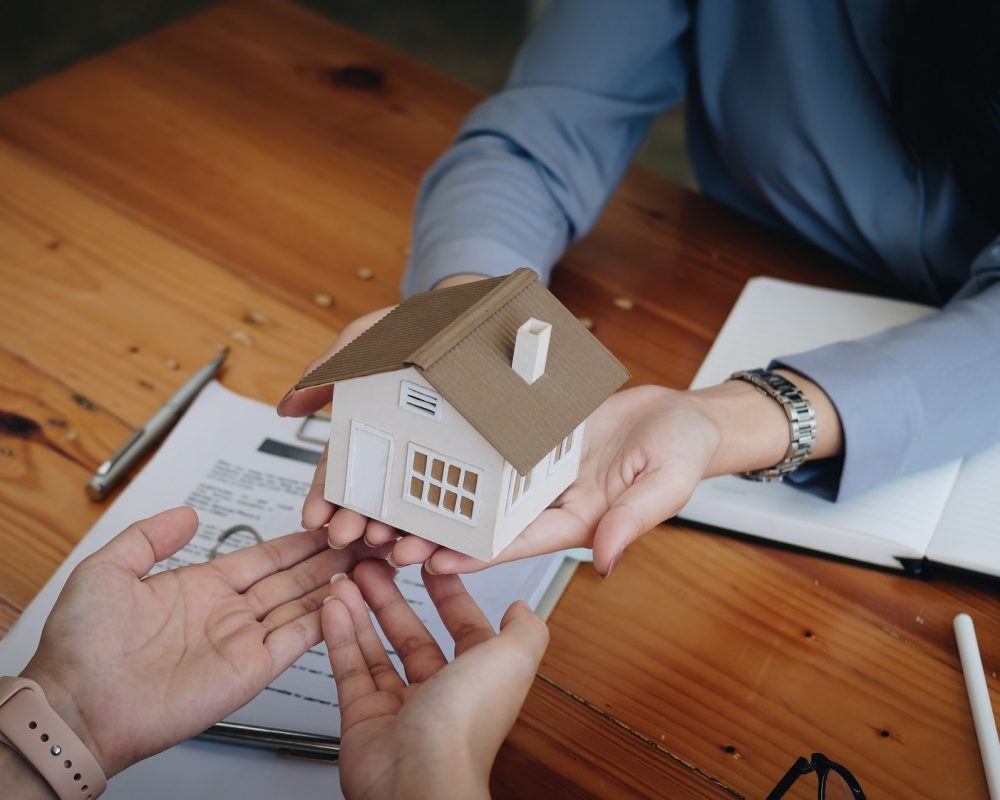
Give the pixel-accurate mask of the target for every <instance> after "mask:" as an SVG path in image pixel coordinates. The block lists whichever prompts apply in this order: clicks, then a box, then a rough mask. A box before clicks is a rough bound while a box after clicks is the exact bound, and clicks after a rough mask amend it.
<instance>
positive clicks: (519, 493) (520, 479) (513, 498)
mask: <svg viewBox="0 0 1000 800" xmlns="http://www.w3.org/2000/svg"><path fill="white" fill-rule="evenodd" d="M530 492H531V472H528V474H527V475H521V474H520V473H519V472H518V471H517V470H514V469H512V470H511V471H510V489H509V491H508V494H507V513H508V514H510V512H511V511H513V510H514V509H515V508H516V507H517V504H518V503H520V502H521V501H522V500H523V499H524V498H525V497H527V495H528V494H529V493H530Z"/></svg>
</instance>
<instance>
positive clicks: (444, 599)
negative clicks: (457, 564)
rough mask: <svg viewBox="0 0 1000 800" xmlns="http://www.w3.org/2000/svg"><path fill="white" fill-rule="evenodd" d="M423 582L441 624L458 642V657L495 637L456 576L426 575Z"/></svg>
mask: <svg viewBox="0 0 1000 800" xmlns="http://www.w3.org/2000/svg"><path fill="white" fill-rule="evenodd" d="M423 579H424V586H425V587H426V588H427V593H428V594H429V595H430V596H431V600H433V601H434V607H435V608H436V609H437V611H438V614H439V615H440V617H441V621H442V622H443V623H444V625H445V627H446V628H447V629H448V633H450V634H451V638H452V639H454V640H455V656H456V657H458V656H460V655H462V653H464V652H465V651H466V650H468V649H470V648H472V647H475V646H476V645H477V644H479V643H480V642H484V641H486V640H487V639H492V638H493V637H494V636H495V635H496V633H495V632H494V630H493V626H492V625H490V621H489V620H488V619H486V615H485V614H483V612H482V611H481V610H480V609H479V606H477V605H476V601H475V600H473V599H472V597H471V596H470V595H469V593H468V591H466V589H465V586H464V585H463V584H462V580H461V579H460V578H459V577H458V576H457V575H428V574H427V573H426V571H425V572H424V574H423Z"/></svg>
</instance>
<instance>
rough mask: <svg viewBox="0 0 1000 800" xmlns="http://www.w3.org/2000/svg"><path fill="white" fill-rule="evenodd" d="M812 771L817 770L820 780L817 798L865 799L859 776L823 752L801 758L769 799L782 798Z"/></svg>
mask: <svg viewBox="0 0 1000 800" xmlns="http://www.w3.org/2000/svg"><path fill="white" fill-rule="evenodd" d="M810 772H815V773H816V778H817V780H818V781H819V788H818V790H817V793H816V798H817V800H865V793H864V792H863V791H861V785H860V784H859V783H858V781H857V778H855V777H854V776H853V775H852V774H851V773H850V772H849V771H848V770H847V768H846V767H844V766H841V765H840V764H838V763H837V762H836V761H831V760H830V759H828V758H827V757H826V756H825V755H823V754H822V753H813V754H812V758H810V759H805V758H799V760H798V761H796V762H795V763H794V764H792V767H791V769H789V770H788V772H786V773H785V777H783V778H782V779H781V780H780V781H778V785H777V786H775V787H774V789H772V790H771V793H770V794H769V795H768V796H767V800H780V798H782V797H784V796H785V793H786V792H787V791H788V790H789V789H791V788H792V784H793V783H795V781H797V780H798V779H799V778H801V777H802V776H803V775H808V774H809V773H810Z"/></svg>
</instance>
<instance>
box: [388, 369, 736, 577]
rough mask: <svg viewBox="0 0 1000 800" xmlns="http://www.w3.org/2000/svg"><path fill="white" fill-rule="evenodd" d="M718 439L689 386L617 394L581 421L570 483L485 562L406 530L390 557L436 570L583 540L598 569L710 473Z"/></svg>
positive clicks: (710, 416)
mask: <svg viewBox="0 0 1000 800" xmlns="http://www.w3.org/2000/svg"><path fill="white" fill-rule="evenodd" d="M720 442H721V434H720V427H719V424H718V421H717V417H716V415H715V414H714V413H711V406H710V405H707V404H706V403H705V402H703V398H702V397H701V396H699V395H698V393H696V392H681V391H675V390H672V389H666V388H663V387H660V386H639V387H635V388H633V389H626V390H624V391H621V392H617V393H616V394H614V395H612V396H611V397H609V398H608V399H607V400H606V401H605V402H604V403H603V404H602V405H601V406H600V407H599V408H598V409H597V410H596V411H595V412H594V413H593V414H592V415H591V417H590V418H589V420H588V421H587V427H586V429H585V434H584V442H583V451H582V455H581V461H580V472H579V475H578V476H577V479H576V481H575V482H574V483H573V484H572V485H571V486H570V487H569V488H568V489H566V491H565V492H563V493H562V495H560V496H559V497H558V498H557V499H556V500H555V502H554V503H553V504H552V505H551V506H550V507H549V508H548V509H546V510H545V511H543V512H542V513H541V514H540V515H539V516H538V517H537V518H536V519H535V520H534V521H533V522H532V523H531V524H530V525H528V527H527V528H525V529H524V531H522V533H521V534H520V535H519V536H518V537H517V538H516V539H515V540H514V541H513V542H512V543H511V544H510V545H509V546H508V547H507V548H506V549H505V550H504V551H503V552H502V553H500V555H499V556H498V557H497V558H495V559H494V560H493V561H491V562H489V564H487V563H486V562H483V561H479V560H477V559H474V558H472V557H471V556H466V555H462V554H461V553H457V552H455V551H453V550H448V549H446V548H439V547H438V546H437V545H435V544H433V543H431V542H428V541H426V540H424V539H420V538H418V537H416V536H405V537H403V538H402V539H401V540H400V541H398V542H397V543H396V544H395V546H394V547H393V551H392V560H393V562H394V563H396V564H399V565H403V564H415V563H422V562H423V563H426V564H427V566H428V568H429V569H430V570H432V571H433V572H435V573H440V574H444V573H455V572H475V571H477V570H479V569H483V568H484V567H487V566H489V565H490V564H496V563H501V562H504V561H514V560H516V559H520V558H527V557H529V556H534V555H539V554H542V553H551V552H554V551H557V550H563V549H565V548H570V547H592V548H593V551H594V566H595V567H596V568H597V570H598V571H599V572H600V573H601V574H603V575H608V574H609V573H610V572H611V570H612V569H614V567H615V565H616V564H617V563H618V561H619V559H620V558H621V556H622V553H623V552H624V550H625V548H626V547H627V546H628V545H629V544H631V543H632V542H633V541H635V540H636V539H637V538H638V537H639V536H641V535H642V534H643V533H645V532H646V531H648V530H650V529H651V528H653V527H655V526H656V525H658V524H659V523H661V522H663V521H664V520H666V519H669V518H670V517H672V516H674V515H675V514H676V513H677V512H678V511H679V510H680V509H681V508H682V507H683V506H684V504H685V503H686V502H687V500H688V498H689V497H690V496H691V493H692V492H693V491H694V488H695V486H696V485H697V484H698V482H699V481H700V480H701V479H702V478H703V477H706V476H707V475H709V474H712V473H713V470H712V462H713V459H715V458H716V456H717V454H718V452H719V450H720ZM716 474H718V473H716Z"/></svg>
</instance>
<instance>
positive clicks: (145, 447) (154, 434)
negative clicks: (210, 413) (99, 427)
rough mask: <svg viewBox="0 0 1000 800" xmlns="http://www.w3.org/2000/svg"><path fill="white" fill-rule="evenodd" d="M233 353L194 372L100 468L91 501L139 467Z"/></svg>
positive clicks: (91, 486)
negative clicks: (136, 465) (140, 461)
mask: <svg viewBox="0 0 1000 800" xmlns="http://www.w3.org/2000/svg"><path fill="white" fill-rule="evenodd" d="M228 355H229V348H228V347H227V348H226V349H224V350H223V351H222V352H221V353H219V355H218V356H216V357H215V358H213V359H212V360H211V361H209V362H208V363H207V364H206V365H205V366H203V367H202V368H201V369H199V370H198V371H197V372H195V373H194V375H192V376H191V377H190V378H188V379H187V381H185V382H184V385H183V386H181V388H180V389H178V390H177V391H176V392H175V393H174V395H173V396H172V397H171V398H170V399H169V400H167V402H166V403H164V404H163V405H162V406H160V408H159V410H158V411H157V412H156V413H155V414H153V416H152V417H151V418H150V420H149V422H147V423H146V424H145V425H143V426H142V427H141V428H138V429H136V431H135V432H134V433H133V434H132V435H131V436H129V438H128V439H127V440H126V441H125V444H123V445H122V446H121V447H119V448H118V450H117V451H116V452H115V454H114V455H112V456H111V458H109V459H108V460H107V461H105V462H104V463H103V464H101V466H99V467H98V468H97V472H95V473H94V474H93V476H91V478H90V480H89V481H87V496H88V497H89V498H90V499H91V500H103V499H104V498H105V497H107V495H108V493H109V492H110V491H111V490H112V489H114V488H115V487H116V486H117V485H118V484H119V483H121V482H122V479H123V478H124V477H125V476H126V475H127V474H128V471H129V470H130V469H132V467H134V466H135V464H136V462H138V461H139V459H140V458H142V457H143V456H144V455H146V453H148V452H149V450H150V449H151V448H152V447H153V446H154V445H155V444H156V443H157V442H159V441H160V439H162V438H163V437H164V436H165V435H166V433H167V431H168V430H170V428H171V426H172V425H173V424H174V423H175V422H177V420H178V419H180V416H181V414H183V413H184V411H185V409H186V408H187V407H188V406H189V405H191V402H192V401H193V400H194V399H195V397H197V396H198V392H200V391H201V390H202V389H203V388H205V386H206V385H207V384H208V382H209V381H210V380H212V378H214V377H215V373H217V372H218V371H219V368H220V367H221V366H222V363H223V362H224V361H225V360H226V356H228Z"/></svg>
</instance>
